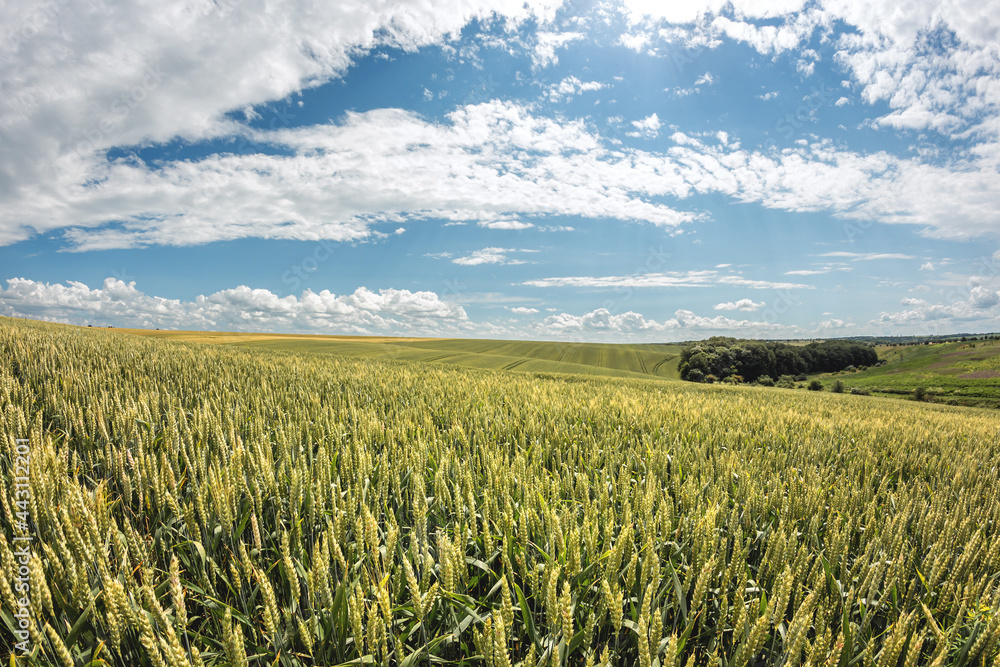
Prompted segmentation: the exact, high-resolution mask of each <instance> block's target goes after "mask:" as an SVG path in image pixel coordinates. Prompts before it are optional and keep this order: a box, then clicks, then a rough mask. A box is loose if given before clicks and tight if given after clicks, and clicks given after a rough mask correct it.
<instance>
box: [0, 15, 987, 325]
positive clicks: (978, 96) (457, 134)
mask: <svg viewBox="0 0 1000 667" xmlns="http://www.w3.org/2000/svg"><path fill="white" fill-rule="evenodd" d="M178 6H182V7H183V10H179V9H177V7H178ZM0 24H2V25H4V26H6V28H5V32H3V34H2V35H0V145H2V146H3V150H2V151H0V314H2V315H9V316H19V317H32V318H39V319H47V320H53V321H60V322H69V323H74V324H93V325H113V326H116V327H123V326H137V327H159V328H177V329H199V330H249V331H287V332H313V333H335V334H336V333H344V334H353V333H370V334H404V335H423V336H438V335H447V336H468V337H496V338H532V339H559V340H608V341H642V342H645V341H664V340H667V341H670V340H688V339H696V338H703V337H706V336H709V335H715V334H725V335H734V336H747V337H770V338H801V337H832V336H846V335H861V334H877V335H882V334H933V333H949V332H986V331H997V330H1000V322H998V318H1000V294H998V289H1000V253H998V245H997V233H998V231H1000V214H998V211H1000V64H998V63H1000V46H998V45H1000V7H998V6H990V5H987V6H981V4H980V3H973V2H963V1H961V0H953V1H951V2H921V1H918V0H913V1H912V2H909V3H907V5H906V6H905V7H900V6H898V4H897V3H890V2H865V3H851V2H843V1H833V0H830V1H829V2H803V1H801V0H783V1H782V2H767V3H764V2H757V1H742V2H727V3H722V2H718V1H717V0H706V1H704V2H692V3H684V5H683V6H681V5H673V4H669V3H650V2H643V1H642V0H624V1H614V2H612V1H609V2H559V0H544V1H542V2H538V3H533V2H528V3H524V2H521V1H519V0H518V1H515V0H462V1H460V0H450V1H449V0H446V1H442V2H436V3H418V2H412V3H407V2H392V1H389V0H383V1H382V2H364V3H360V2H359V3H352V2H338V3H334V6H330V7H312V8H303V7H302V6H299V5H296V4H293V3H288V4H286V3H283V2H279V1H270V2H240V3H233V2H187V3H182V4H181V5H177V6H174V5H171V6H170V7H164V6H161V5H160V4H156V3H143V2H129V3H124V4H123V3H110V2H109V3H107V4H106V5H105V4H103V3H101V2H92V3H71V2H68V0H63V1H57V2H53V3H51V4H49V5H43V6H39V5H29V4H19V3H8V4H7V5H5V6H4V7H3V8H2V9H0Z"/></svg>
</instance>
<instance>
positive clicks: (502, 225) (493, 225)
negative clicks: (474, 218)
mask: <svg viewBox="0 0 1000 667" xmlns="http://www.w3.org/2000/svg"><path fill="white" fill-rule="evenodd" d="M479 226H480V227H485V228H486V229H508V230H521V229H531V228H532V227H534V225H533V224H531V223H530V222H524V221H522V220H483V221H481V222H480V223H479Z"/></svg>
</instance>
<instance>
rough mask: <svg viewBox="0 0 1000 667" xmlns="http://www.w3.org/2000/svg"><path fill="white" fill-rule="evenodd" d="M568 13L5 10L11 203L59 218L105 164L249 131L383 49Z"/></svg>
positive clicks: (1, 235) (148, 5) (446, 2)
mask: <svg viewBox="0 0 1000 667" xmlns="http://www.w3.org/2000/svg"><path fill="white" fill-rule="evenodd" d="M560 4H561V0H535V1H534V2H531V3H525V2H523V1H522V0H442V1H441V2H433V3H427V2H418V1H409V2H394V1H392V0H372V1H370V2H367V1H366V2H359V1H357V0H349V1H347V2H333V3H324V4H322V5H303V4H302V3H297V2H292V1H290V0H287V1H286V0H274V1H273V2H269V3H267V6H266V7H264V6H263V5H262V4H261V3H256V2H250V3H236V2H195V1H193V0H192V1H189V2H182V3H181V4H177V3H158V2H152V1H149V0H134V1H132V2H125V3H122V2H117V1H113V0H95V1H94V2H87V3H81V2H68V1H63V2H55V3H48V4H46V5H44V6H43V5H39V6H38V7H37V8H35V9H26V5H24V3H3V4H2V5H0V25H2V26H4V33H5V35H4V39H3V40H0V88H2V90H3V94H2V95H0V118H2V119H3V122H2V123H0V145H2V146H3V147H4V150H3V151H2V152H0V197H3V198H4V199H5V200H10V199H16V200H20V201H24V200H30V199H41V200H45V201H48V202H50V203H51V204H52V206H54V207H59V206H61V205H62V198H63V197H64V196H66V195H67V194H68V193H67V192H66V191H65V190H61V189H60V188H59V187H58V184H66V183H70V184H74V185H75V186H76V187H81V186H82V183H84V182H86V180H87V173H88V170H89V168H90V167H91V166H92V165H91V163H90V158H91V157H92V155H93V154H94V152H95V151H97V152H100V151H102V150H104V149H106V148H109V147H112V146H130V145H136V144H144V143H160V142H167V141H170V140H173V139H175V138H180V139H184V140H195V141H196V140H200V139H205V138H210V137H218V136H224V135H231V134H232V133H234V132H238V131H239V125H238V123H237V121H235V120H232V119H231V117H227V114H228V113H229V112H234V111H239V112H240V116H243V117H244V118H245V117H247V116H248V115H253V114H254V113H257V112H254V111H251V112H250V113H249V114H247V113H244V111H245V110H247V109H252V108H253V107H255V106H256V105H260V104H263V103H265V102H272V101H276V100H283V99H284V100H287V99H288V98H289V96H291V95H294V94H295V93H296V92H298V91H300V90H302V89H304V88H312V87H315V86H317V85H320V84H322V83H323V82H325V81H328V80H330V79H332V78H335V77H338V76H340V75H341V74H342V73H343V72H344V71H345V70H346V69H347V68H348V67H350V65H351V64H352V59H353V58H355V57H357V56H359V55H363V54H364V53H366V52H369V51H370V50H371V49H373V48H377V47H380V46H390V47H397V48H401V49H403V50H406V51H414V50H416V49H418V48H420V47H421V46H425V45H430V44H439V43H443V42H445V41H447V40H449V39H451V38H453V37H456V36H458V35H459V33H460V31H461V29H462V28H463V27H464V26H465V25H466V24H467V23H468V22H469V21H470V20H473V19H484V20H485V19H490V18H491V17H493V16H498V17H499V18H500V19H501V20H503V21H505V22H507V24H508V25H511V26H514V25H519V24H523V23H524V22H525V21H528V20H535V21H538V22H539V23H540V24H542V25H547V24H548V23H549V22H550V21H551V20H552V19H553V18H554V12H555V10H556V8H558V7H559V5H560ZM292 108H293V107H291V103H289V104H285V103H282V104H278V105H277V106H276V107H274V109H273V111H272V110H259V113H260V114H261V115H262V116H263V117H264V120H267V117H268V116H271V115H273V118H271V120H272V121H273V122H271V123H270V124H271V126H279V127H280V126H282V125H287V124H288V123H289V122H291V119H292V118H293V117H294V114H295V112H294V111H293V110H292ZM53 185H55V187H54V186H53ZM70 199H72V197H71V198H70ZM69 206H70V207H72V202H70V203H69ZM154 214H155V213H154ZM4 217H5V218H6V219H8V220H9V219H10V218H9V217H8V216H6V215H5V216H4ZM17 219H18V220H19V221H23V218H17ZM36 222H37V220H34V219H32V220H28V221H27V222H23V226H18V227H16V228H13V229H12V228H11V225H10V224H9V223H8V224H5V225H4V227H5V228H4V229H3V230H2V231H0V243H9V242H11V241H13V240H17V239H24V238H27V237H28V236H30V234H31V227H32V225H34V224H36Z"/></svg>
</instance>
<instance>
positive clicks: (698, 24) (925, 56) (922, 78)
mask: <svg viewBox="0 0 1000 667" xmlns="http://www.w3.org/2000/svg"><path fill="white" fill-rule="evenodd" d="M805 4H806V3H805V2H804V1H803V0H790V1H789V2H787V3H758V2H756V1H755V0H744V1H741V0H736V1H735V2H733V3H728V2H722V1H721V0H699V1H696V2H686V3H683V7H681V6H680V5H678V3H658V2H653V1H652V0H625V1H624V5H625V8H626V9H625V13H626V16H627V17H628V19H629V20H630V21H631V23H632V24H633V28H632V30H630V32H629V33H628V34H626V35H625V36H623V37H622V38H621V41H622V42H623V43H630V42H635V43H638V44H641V49H642V50H646V51H650V52H653V53H655V52H657V49H658V46H659V44H660V41H659V40H660V39H662V41H663V42H668V43H669V42H672V41H682V42H684V43H685V45H686V46H687V47H688V48H700V47H704V46H708V47H714V46H716V45H717V44H718V43H719V40H718V36H721V35H724V36H726V37H728V38H729V39H732V40H735V41H740V42H744V43H746V44H748V45H750V46H751V47H752V48H754V49H755V50H757V51H759V52H760V53H763V54H768V55H770V54H781V53H785V52H791V51H793V50H795V49H801V48H802V46H803V45H804V44H806V43H808V42H809V41H810V40H811V39H812V38H813V37H814V36H815V35H816V33H819V34H820V36H821V39H822V40H823V42H824V43H827V44H829V48H830V49H831V50H832V51H833V52H834V58H835V60H836V61H837V62H838V63H839V64H840V65H841V66H843V67H845V68H846V69H847V70H848V71H850V72H851V75H852V81H853V83H854V84H856V85H857V86H858V87H859V89H860V93H861V96H860V97H861V99H862V100H863V101H864V102H867V103H868V104H876V103H885V104H887V105H888V106H889V108H890V109H891V111H890V112H889V113H887V114H885V115H883V116H881V117H880V118H878V119H876V120H875V123H874V124H875V125H876V126H885V127H890V128H896V129H911V130H931V131H936V132H944V133H956V132H960V131H971V132H975V133H981V134H982V135H983V136H988V137H991V138H992V139H993V140H994V141H996V140H997V139H998V138H1000V67H998V66H997V62H1000V40H998V39H997V36H998V34H1000V10H998V9H997V6H995V5H994V4H989V3H987V4H985V5H984V4H983V3H982V2H979V1H978V0H949V1H948V2H941V0H913V1H912V2H909V3H908V4H907V5H906V7H905V8H901V7H900V5H899V3H896V2H892V1H890V0H876V1H874V2H864V3H858V2H849V1H847V0H820V1H818V2H815V3H812V4H811V6H809V7H808V8H806V7H805ZM657 5H661V6H657ZM675 5H676V6H675ZM762 5H768V6H767V7H766V9H765V8H762ZM776 20H777V21H780V22H776ZM679 24H686V25H684V27H683V28H681V27H679ZM840 25H844V26H848V29H847V30H843V31H838V32H836V33H835V32H834V31H835V29H836V28H838V27H839V26H840ZM675 26H676V27H675ZM834 35H835V36H834ZM800 55H805V56H807V57H805V58H798V59H797V62H796V66H797V68H798V69H799V71H800V72H801V73H802V74H803V75H805V76H810V75H812V73H813V70H814V67H815V63H816V60H817V58H816V56H815V54H814V53H812V52H811V50H809V49H806V50H805V51H804V52H803V53H802V54H800ZM847 103H848V100H847V99H846V98H840V99H839V100H837V101H836V102H835V104H837V105H838V106H839V105H842V104H847Z"/></svg>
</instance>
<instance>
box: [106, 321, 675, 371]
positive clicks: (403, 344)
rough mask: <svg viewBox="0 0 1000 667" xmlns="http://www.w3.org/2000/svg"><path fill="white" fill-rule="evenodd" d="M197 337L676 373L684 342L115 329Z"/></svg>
mask: <svg viewBox="0 0 1000 667" xmlns="http://www.w3.org/2000/svg"><path fill="white" fill-rule="evenodd" d="M115 331H117V332H120V333H130V334H136V335H141V336H156V337H159V338H165V339H171V340H183V341H190V342H197V343H211V344H221V345H232V346H237V347H256V348H266V349H271V350H288V351H295V352H309V353H315V354H333V355H338V356H350V357H376V358H392V359H400V360H404V361H420V362H433V363H441V364H452V365H456V366H464V367H468V368H489V369H495V370H514V371H523V372H529V373H574V374H582V375H603V376H617V377H634V378H640V377H645V378H648V377H655V378H663V379H677V378H678V375H677V360H678V357H679V355H680V351H681V346H680V345H666V344H639V345H631V344H611V343H561V342H538V341H509V340H478V339H467V338H399V337H378V336H308V335H292V334H268V333H260V334H256V333H225V332H197V331H151V330H148V329H115Z"/></svg>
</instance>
